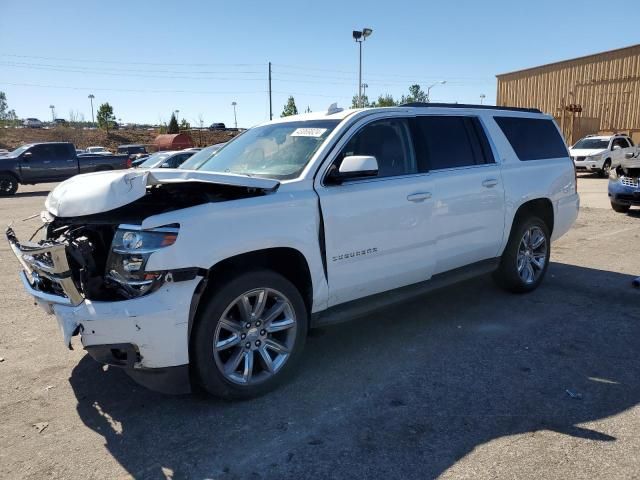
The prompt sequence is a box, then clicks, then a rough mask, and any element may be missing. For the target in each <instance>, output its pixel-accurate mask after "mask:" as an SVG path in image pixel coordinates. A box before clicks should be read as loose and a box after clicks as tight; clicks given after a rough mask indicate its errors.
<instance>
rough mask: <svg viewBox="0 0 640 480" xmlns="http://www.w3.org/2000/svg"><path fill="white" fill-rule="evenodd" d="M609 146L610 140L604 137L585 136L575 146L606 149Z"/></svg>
mask: <svg viewBox="0 0 640 480" xmlns="http://www.w3.org/2000/svg"><path fill="white" fill-rule="evenodd" d="M608 146H609V140H603V139H602V138H583V139H582V140H579V141H578V143H576V144H575V145H574V146H573V148H584V149H595V148H597V149H600V150H604V149H606V148H607V147H608Z"/></svg>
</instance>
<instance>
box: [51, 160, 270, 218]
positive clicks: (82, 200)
mask: <svg viewBox="0 0 640 480" xmlns="http://www.w3.org/2000/svg"><path fill="white" fill-rule="evenodd" d="M189 182H195V183H211V184H219V185H227V186H236V187H246V188H255V189H258V190H264V191H265V192H271V191H275V190H276V189H277V188H278V186H279V185H280V182H278V181H277V180H272V179H268V178H256V177H248V176H244V175H236V174H231V173H215V172H200V171H194V170H173V169H166V168H163V169H151V170H142V171H141V170H117V171H108V172H95V173H86V174H83V175H76V176H74V177H71V178H70V179H69V180H65V181H64V182H62V183H61V184H60V185H58V186H57V187H56V188H54V189H53V190H52V191H51V193H49V196H48V197H47V199H46V201H45V202H44V206H45V208H46V209H47V211H48V212H49V213H51V214H52V215H55V216H56V217H64V218H68V217H80V216H84V215H94V214H96V213H101V212H107V211H109V210H114V209H116V208H119V207H123V206H125V205H128V204H130V203H132V202H134V201H136V200H138V199H139V198H142V197H143V196H144V195H145V194H146V191H147V187H148V186H151V185H162V184H176V183H189Z"/></svg>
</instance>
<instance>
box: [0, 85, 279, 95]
mask: <svg viewBox="0 0 640 480" xmlns="http://www.w3.org/2000/svg"><path fill="white" fill-rule="evenodd" d="M0 85H11V86H14V87H33V88H60V89H65V90H86V91H94V90H95V91H106V92H124V93H189V94H198V95H199V94H202V95H243V94H254V93H260V94H262V93H265V92H266V91H265V90H252V91H234V92H229V91H211V90H209V91H207V90H164V89H162V90H156V89H137V88H98V87H74V86H69V85H43V84H37V83H16V82H0Z"/></svg>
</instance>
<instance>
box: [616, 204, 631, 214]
mask: <svg viewBox="0 0 640 480" xmlns="http://www.w3.org/2000/svg"><path fill="white" fill-rule="evenodd" d="M611 208H613V211H614V212H618V213H627V212H628V211H629V209H630V208H631V205H623V204H622V203H615V202H611Z"/></svg>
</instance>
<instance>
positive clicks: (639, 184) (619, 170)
mask: <svg viewBox="0 0 640 480" xmlns="http://www.w3.org/2000/svg"><path fill="white" fill-rule="evenodd" d="M608 190H609V200H610V201H611V203H612V206H614V208H618V210H619V211H621V212H623V211H627V210H628V209H629V207H631V206H640V154H638V155H637V156H628V157H627V158H626V159H625V160H623V161H622V163H621V164H620V165H618V166H617V167H615V168H612V169H611V171H610V172H609V188H608Z"/></svg>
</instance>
